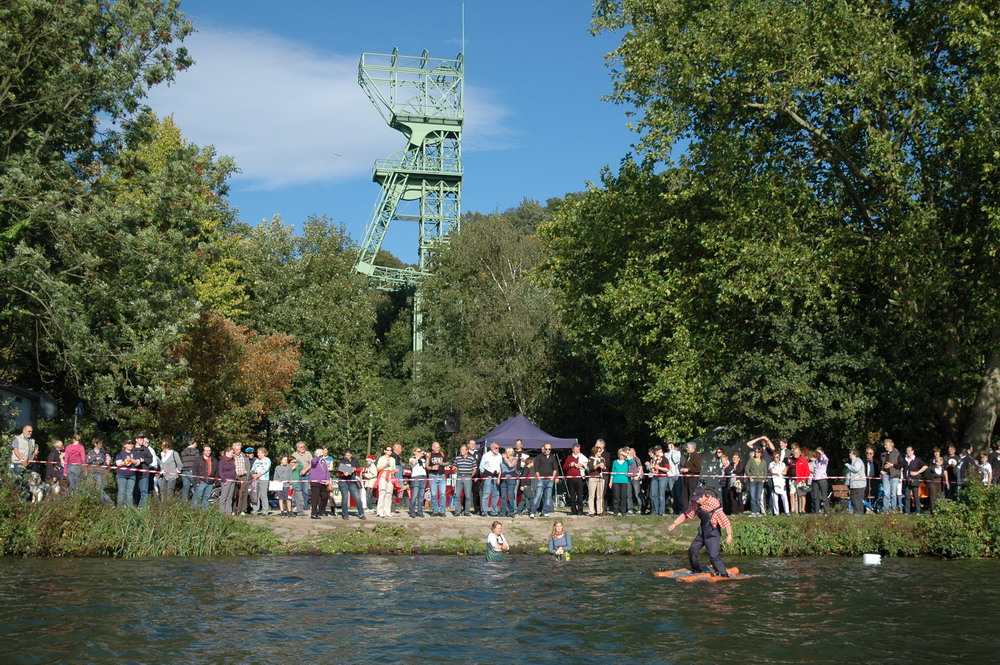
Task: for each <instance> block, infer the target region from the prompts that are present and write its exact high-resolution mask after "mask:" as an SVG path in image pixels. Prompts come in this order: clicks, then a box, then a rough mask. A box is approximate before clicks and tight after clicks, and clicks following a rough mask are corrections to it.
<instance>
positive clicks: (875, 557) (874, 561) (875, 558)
mask: <svg viewBox="0 0 1000 665" xmlns="http://www.w3.org/2000/svg"><path fill="white" fill-rule="evenodd" d="M864 561H865V565H866V566H877V565H879V564H880V563H882V555H881V554H866V555H865V556H864Z"/></svg>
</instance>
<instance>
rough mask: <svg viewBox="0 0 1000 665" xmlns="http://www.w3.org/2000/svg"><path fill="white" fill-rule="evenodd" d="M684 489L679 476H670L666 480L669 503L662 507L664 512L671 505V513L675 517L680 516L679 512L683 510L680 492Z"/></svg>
mask: <svg viewBox="0 0 1000 665" xmlns="http://www.w3.org/2000/svg"><path fill="white" fill-rule="evenodd" d="M683 488H684V484H683V483H682V482H681V477H680V476H671V477H668V478H667V496H669V497H670V501H668V502H667V503H666V506H665V507H664V512H666V509H667V508H670V506H671V504H673V511H674V514H675V515H680V514H681V511H682V510H684V506H683V505H682V504H683V502H682V501H681V490H682V489H683Z"/></svg>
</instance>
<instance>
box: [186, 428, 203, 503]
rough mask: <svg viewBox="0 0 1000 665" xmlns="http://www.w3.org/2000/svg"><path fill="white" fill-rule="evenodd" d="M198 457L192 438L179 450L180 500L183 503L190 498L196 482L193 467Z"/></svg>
mask: <svg viewBox="0 0 1000 665" xmlns="http://www.w3.org/2000/svg"><path fill="white" fill-rule="evenodd" d="M200 457H201V451H200V450H198V442H197V441H195V440H194V438H192V439H190V440H189V441H188V444H187V446H186V447H185V448H184V449H183V450H182V451H181V501H183V502H185V503H187V502H188V501H190V500H191V495H192V494H193V493H194V488H195V486H196V485H197V484H198V479H197V478H195V477H194V467H195V466H197V465H198V458H200Z"/></svg>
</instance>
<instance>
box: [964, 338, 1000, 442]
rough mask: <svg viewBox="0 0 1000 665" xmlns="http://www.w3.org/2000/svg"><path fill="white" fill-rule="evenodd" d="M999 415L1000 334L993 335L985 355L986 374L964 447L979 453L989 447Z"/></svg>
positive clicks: (970, 419) (973, 408) (966, 431)
mask: <svg viewBox="0 0 1000 665" xmlns="http://www.w3.org/2000/svg"><path fill="white" fill-rule="evenodd" d="M998 413H1000V333H996V334H994V335H993V340H992V343H991V344H990V349H989V352H988V353H987V354H986V372H985V373H984V375H983V383H982V384H981V385H980V386H979V394H977V395H976V403H975V404H973V405H972V414H971V416H970V418H969V425H968V427H967V428H966V430H965V445H966V446H972V448H973V450H975V451H976V452H979V451H980V450H985V449H987V448H989V446H990V437H992V436H993V428H994V427H995V426H996V424H997V414H998Z"/></svg>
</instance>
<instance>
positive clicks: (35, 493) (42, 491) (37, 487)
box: [24, 471, 50, 503]
mask: <svg viewBox="0 0 1000 665" xmlns="http://www.w3.org/2000/svg"><path fill="white" fill-rule="evenodd" d="M24 475H25V476H26V477H27V479H28V493H29V494H30V495H31V503H40V502H41V500H42V499H44V498H45V495H46V494H48V493H49V489H50V485H49V484H48V483H46V482H42V477H41V476H40V475H39V474H38V472H37V471H29V472H28V473H26V474H24Z"/></svg>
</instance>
